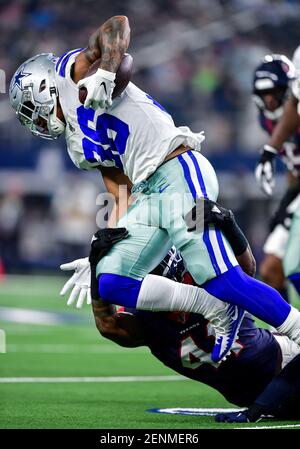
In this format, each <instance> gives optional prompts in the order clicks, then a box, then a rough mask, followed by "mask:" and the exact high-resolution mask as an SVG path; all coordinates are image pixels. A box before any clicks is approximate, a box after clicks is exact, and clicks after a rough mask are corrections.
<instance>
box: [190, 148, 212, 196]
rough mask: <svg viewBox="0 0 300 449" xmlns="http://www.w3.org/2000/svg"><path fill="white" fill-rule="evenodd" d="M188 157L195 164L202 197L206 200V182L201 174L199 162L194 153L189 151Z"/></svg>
mask: <svg viewBox="0 0 300 449" xmlns="http://www.w3.org/2000/svg"><path fill="white" fill-rule="evenodd" d="M187 155H188V156H189V157H190V159H192V161H193V164H194V167H195V169H196V173H197V178H198V181H199V184H200V188H201V192H202V195H203V196H204V198H207V193H206V188H205V184H204V180H203V177H202V173H201V170H200V167H199V164H198V161H197V159H196V157H195V155H194V154H193V153H192V151H188V152H187Z"/></svg>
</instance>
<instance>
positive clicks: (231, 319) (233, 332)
mask: <svg viewBox="0 0 300 449" xmlns="http://www.w3.org/2000/svg"><path fill="white" fill-rule="evenodd" d="M244 314H245V311H244V309H242V308H241V307H239V306H235V305H233V304H228V305H227V307H225V308H224V309H223V310H222V311H221V312H220V311H218V314H217V315H216V316H215V317H214V318H213V319H212V320H210V322H211V324H212V325H213V326H214V329H215V332H216V340H215V346H214V348H213V350H212V354H211V359H212V361H213V362H216V363H219V362H221V361H222V360H225V359H226V356H227V355H228V353H229V352H230V349H231V347H232V345H233V343H234V342H235V340H236V339H237V338H238V333H239V329H240V325H241V322H242V319H243V317H244Z"/></svg>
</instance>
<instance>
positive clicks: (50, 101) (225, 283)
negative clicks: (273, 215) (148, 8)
mask: <svg viewBox="0 0 300 449" xmlns="http://www.w3.org/2000/svg"><path fill="white" fill-rule="evenodd" d="M129 36H130V28H129V23H128V19H127V18H126V17H124V16H115V17H112V18H111V19H109V20H108V21H106V22H105V23H104V24H103V25H102V26H101V27H100V28H99V29H98V30H97V31H96V32H95V33H94V34H93V35H92V36H91V38H90V40H89V43H88V46H87V47H86V48H85V49H76V50H72V51H69V52H67V53H66V54H64V55H63V56H62V57H61V58H59V59H57V60H55V58H54V57H53V55H49V54H48V55H37V56H35V57H33V58H31V59H29V60H28V61H26V62H25V63H24V64H22V66H21V67H20V68H19V69H18V70H17V72H16V73H15V75H14V77H13V79H12V81H11V86H10V100H11V104H12V106H13V107H14V109H15V110H16V112H17V115H18V117H19V119H20V121H21V122H22V123H23V124H24V125H25V126H26V127H27V128H29V129H30V130H31V132H33V133H34V134H36V135H39V136H41V137H47V138H55V137H57V136H58V135H59V134H61V133H62V132H63V131H64V130H65V137H66V142H67V147H68V152H69V155H70V157H71V159H72V160H73V162H74V163H75V165H77V166H78V167H79V168H82V169H92V168H100V170H101V171H102V173H103V176H104V181H105V182H106V184H107V186H108V188H109V190H110V191H113V190H114V187H113V186H114V185H116V184H118V182H119V183H120V182H123V183H124V181H125V179H126V176H127V178H128V180H129V181H128V180H127V183H128V184H129V185H130V184H133V188H132V193H133V194H134V200H133V202H132V204H131V206H130V208H129V210H128V212H127V213H126V214H125V215H124V216H123V217H122V218H121V219H120V220H119V221H118V226H119V227H126V228H127V229H128V231H129V235H128V237H127V238H126V239H124V240H122V241H120V242H118V243H117V244H116V245H115V246H114V247H113V248H112V249H111V250H110V251H109V253H108V254H107V255H106V256H105V257H104V258H103V259H101V261H100V262H99V264H98V266H97V276H98V279H99V290H98V292H99V296H100V297H101V298H102V299H103V300H107V301H111V302H112V303H115V304H119V305H122V306H126V307H136V308H137V309H148V310H152V311H155V310H170V311H172V310H174V311H186V312H191V311H193V312H196V313H202V314H203V315H204V316H206V317H207V318H208V319H211V318H212V316H213V317H214V322H213V323H212V324H215V325H216V335H217V338H216V344H215V347H214V350H213V352H212V359H213V360H214V361H220V360H222V359H223V358H224V357H225V356H226V354H227V353H228V351H229V350H230V347H231V345H232V343H233V341H234V340H235V338H236V336H237V334H238V328H239V325H240V322H241V320H242V317H243V314H244V311H243V308H245V309H247V310H248V311H249V312H251V313H253V314H254V315H255V316H257V317H259V318H260V319H262V320H264V321H265V322H267V323H268V324H270V325H272V326H274V327H276V328H278V330H279V331H280V332H283V333H286V334H287V335H288V336H290V338H291V339H294V340H295V341H296V342H299V343H300V313H299V312H298V311H297V310H296V309H295V308H292V307H291V306H290V305H289V304H287V303H286V302H285V301H284V300H283V299H282V297H281V296H280V295H279V293H278V292H276V291H275V290H273V289H272V288H270V287H268V286H266V285H265V284H263V283H261V282H259V281H256V280H255V279H253V278H251V277H249V276H247V275H246V274H245V273H244V272H243V271H242V269H241V268H240V266H239V264H238V261H237V259H236V257H235V254H234V252H233V250H232V248H231V246H230V245H229V243H228V241H227V239H226V238H225V237H224V235H223V234H222V232H221V231H220V229H219V228H218V227H217V226H215V225H209V226H204V227H203V226H202V227H201V225H200V226H196V229H194V228H193V227H190V226H188V225H187V222H186V217H190V216H191V215H192V216H196V217H197V218H196V221H197V223H198V224H199V222H200V221H201V220H199V215H201V213H200V212H199V210H201V207H199V204H201V201H199V199H201V198H209V199H211V200H213V201H215V200H216V199H217V196H218V190H219V187H218V181H217V177H216V174H215V172H214V169H213V167H212V166H211V164H210V163H209V161H208V160H207V159H206V158H205V157H204V156H202V155H201V154H200V152H199V151H200V144H201V142H202V141H203V140H204V136H203V133H198V134H194V133H192V132H191V130H190V129H189V128H188V127H176V126H175V125H174V122H173V120H172V118H171V116H170V115H169V114H168V113H167V112H166V111H165V110H164V108H163V107H162V106H161V105H159V103H157V102H156V101H155V100H153V99H152V98H151V97H150V96H149V95H148V94H146V93H145V92H143V91H142V90H140V89H139V88H138V87H136V86H135V85H134V84H132V83H129V85H128V87H127V88H126V89H125V91H124V92H123V93H122V94H121V95H120V96H118V97H117V98H115V99H114V100H112V95H113V90H114V87H115V77H116V71H117V69H118V67H119V66H120V63H121V60H122V58H123V55H124V53H125V52H126V50H127V48H128V45H129ZM96 61H100V63H99V66H98V67H99V68H98V70H97V71H96V72H95V73H94V74H90V76H86V75H87V72H88V69H89V68H90V66H91V65H92V64H93V63H95V62H96ZM79 87H85V88H86V89H87V97H86V100H85V104H84V105H82V104H81V103H80V101H79V98H78V89H79ZM116 168H117V169H119V170H117V171H116ZM124 175H125V177H124ZM192 211H194V213H192ZM202 224H203V223H202ZM189 228H190V229H189ZM173 244H174V245H175V246H176V247H177V249H178V250H179V251H180V252H181V254H182V257H183V259H184V261H185V264H186V266H187V269H188V271H189V272H190V273H191V275H192V276H193V278H194V281H195V282H196V283H197V285H199V286H200V285H201V286H202V287H203V288H198V287H195V286H192V285H183V284H179V283H176V282H174V281H172V280H169V279H165V278H162V277H157V276H155V275H153V274H148V273H150V272H151V271H152V270H153V269H154V268H155V267H156V266H157V265H158V263H159V262H160V261H161V260H162V259H163V258H164V256H165V254H166V253H167V251H168V250H169V249H170V248H171V246H172V245H173ZM214 297H216V298H219V299H221V300H225V301H227V302H229V301H230V303H231V305H230V306H227V308H226V311H225V312H226V313H225V315H226V320H225V315H224V307H223V305H222V303H219V304H218V301H217V300H214ZM220 304H221V305H220ZM218 306H219V307H218ZM208 315H209V316H208ZM225 322H226V325H225V326H224V324H225ZM218 323H219V325H218V326H217V324H218Z"/></svg>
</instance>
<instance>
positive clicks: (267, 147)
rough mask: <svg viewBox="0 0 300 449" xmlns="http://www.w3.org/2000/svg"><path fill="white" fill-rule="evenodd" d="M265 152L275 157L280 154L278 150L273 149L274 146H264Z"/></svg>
mask: <svg viewBox="0 0 300 449" xmlns="http://www.w3.org/2000/svg"><path fill="white" fill-rule="evenodd" d="M263 150H264V151H268V153H272V154H274V155H276V154H278V150H277V149H276V148H274V147H272V145H269V144H266V145H264V146H263Z"/></svg>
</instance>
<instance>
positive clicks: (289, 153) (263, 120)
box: [259, 110, 300, 177]
mask: <svg viewBox="0 0 300 449" xmlns="http://www.w3.org/2000/svg"><path fill="white" fill-rule="evenodd" d="M259 123H260V126H261V127H262V129H263V130H265V131H266V132H267V133H268V134H269V135H270V136H271V135H272V133H273V130H274V128H275V126H276V123H277V121H276V120H271V119H269V118H267V117H266V116H265V115H264V111H262V110H260V111H259ZM279 156H280V158H281V159H282V161H283V162H284V163H285V164H286V165H287V167H288V168H289V169H290V168H291V167H293V168H294V169H295V170H296V172H297V173H298V176H299V177H300V128H298V131H297V132H296V133H295V134H294V135H293V136H292V137H291V138H290V139H289V141H288V142H286V143H285V144H284V145H283V147H282V149H281V150H280V151H279Z"/></svg>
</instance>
